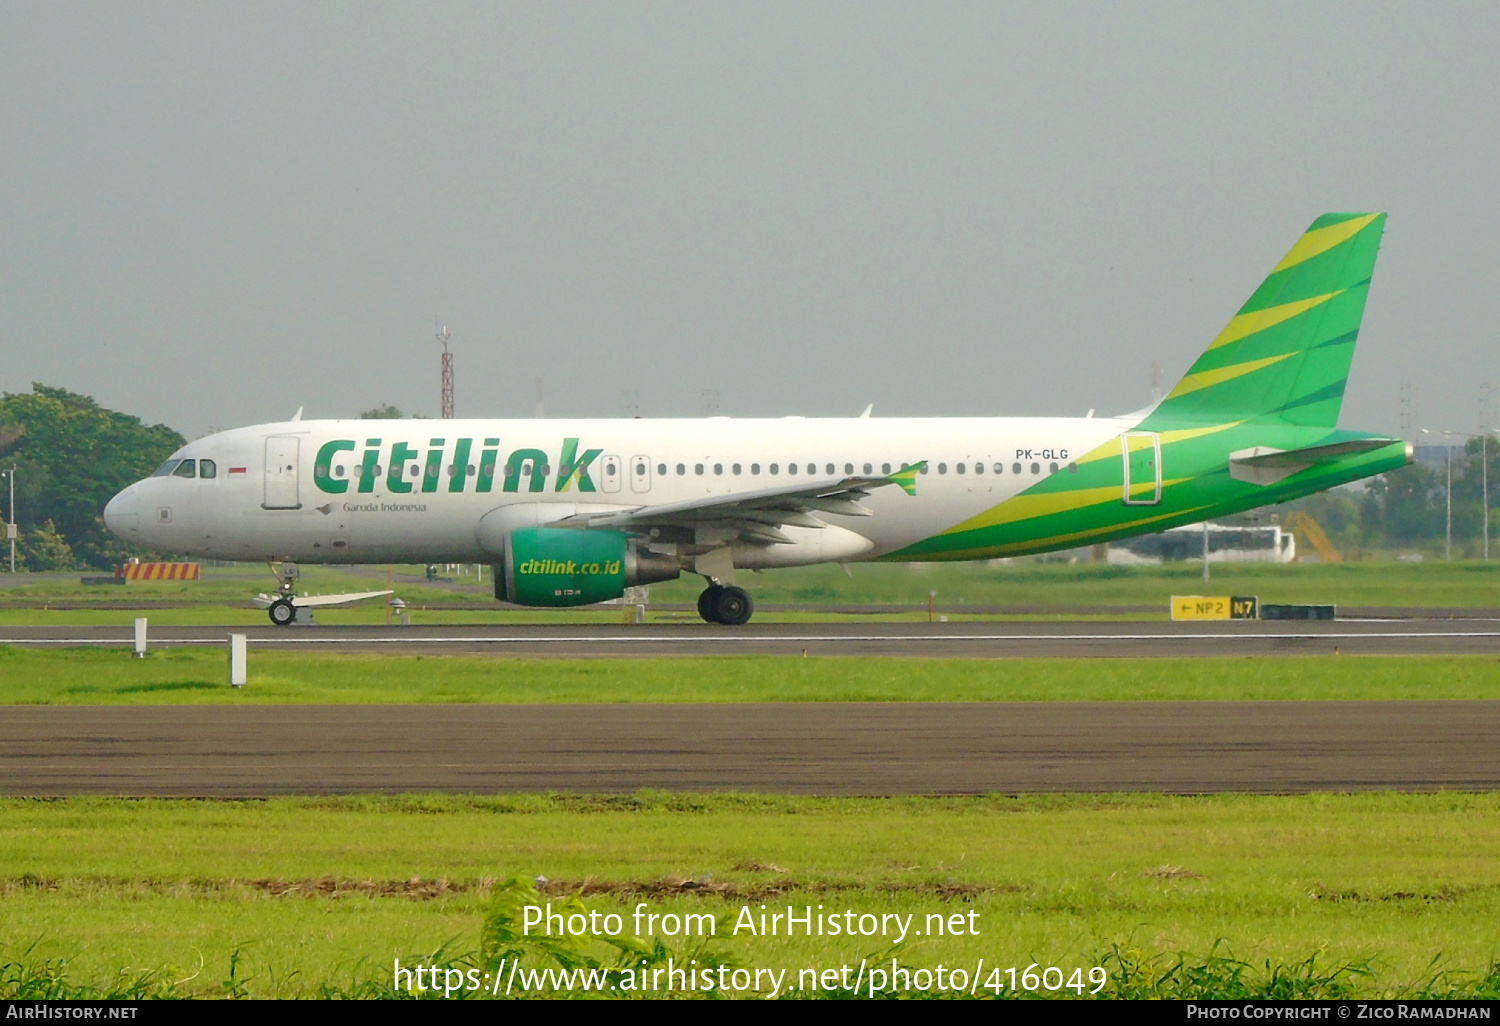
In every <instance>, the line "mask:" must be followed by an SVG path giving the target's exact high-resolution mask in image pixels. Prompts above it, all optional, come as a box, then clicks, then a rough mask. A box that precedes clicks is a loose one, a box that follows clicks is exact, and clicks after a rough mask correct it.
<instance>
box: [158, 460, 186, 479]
mask: <svg viewBox="0 0 1500 1026" xmlns="http://www.w3.org/2000/svg"><path fill="white" fill-rule="evenodd" d="M181 462H182V461H181V460H167V462H165V463H163V464H162V465H161V466H160V467H158V468H157V470H156V473H154V474H152V475H151V476H152V477H170V476H171V474H172V471H174V470H176V469H177V464H179V463H181Z"/></svg>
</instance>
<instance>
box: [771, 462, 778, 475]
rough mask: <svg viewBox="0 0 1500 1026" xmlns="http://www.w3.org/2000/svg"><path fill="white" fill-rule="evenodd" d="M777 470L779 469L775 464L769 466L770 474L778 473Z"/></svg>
mask: <svg viewBox="0 0 1500 1026" xmlns="http://www.w3.org/2000/svg"><path fill="white" fill-rule="evenodd" d="M778 470H779V467H778V466H777V465H776V464H775V463H773V464H771V473H773V474H775V473H777V472H778Z"/></svg>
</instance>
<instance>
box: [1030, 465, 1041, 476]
mask: <svg viewBox="0 0 1500 1026" xmlns="http://www.w3.org/2000/svg"><path fill="white" fill-rule="evenodd" d="M1031 472H1032V473H1033V474H1040V473H1041V472H1042V465H1041V464H1040V463H1033V464H1032V465H1031Z"/></svg>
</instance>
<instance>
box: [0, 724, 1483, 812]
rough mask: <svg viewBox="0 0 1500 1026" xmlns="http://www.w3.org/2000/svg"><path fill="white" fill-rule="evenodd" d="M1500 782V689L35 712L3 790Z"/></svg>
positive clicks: (1334, 786) (824, 790) (899, 790)
mask: <svg viewBox="0 0 1500 1026" xmlns="http://www.w3.org/2000/svg"><path fill="white" fill-rule="evenodd" d="M640 788H659V789H669V790H685V791H719V790H735V791H765V792H787V793H800V794H822V795H890V794H973V793H1017V792H1040V791H1085V792H1108V791H1166V792H1177V793H1204V792H1220V791H1242V792H1278V793H1286V792H1305V791H1358V790H1368V789H1384V788H1395V789H1400V790H1434V789H1440V788H1446V789H1458V790H1492V789H1495V788H1500V701H1480V702H1467V701H1448V702H1027V703H1002V702H993V703H899V704H898V703H858V704H853V703H849V704H846V703H807V704H791V703H788V704H779V705H776V704H753V705H749V704H747V705H727V704H726V705H545V706H543V705H489V706H485V705H462V706H443V705H408V706H379V705H343V706H306V705H302V706H264V705H262V706H241V707H233V706H124V707H122V706H112V707H102V706H85V707H80V706H18V707H12V708H9V709H6V710H5V715H4V716H3V717H0V793H4V794H9V795H68V794H105V795H178V796H192V795H198V796H213V797H258V796H265V795H277V794H329V793H398V792H410V791H451V792H469V793H488V792H504V791H551V790H558V791H584V792H628V791H634V790H637V789H640Z"/></svg>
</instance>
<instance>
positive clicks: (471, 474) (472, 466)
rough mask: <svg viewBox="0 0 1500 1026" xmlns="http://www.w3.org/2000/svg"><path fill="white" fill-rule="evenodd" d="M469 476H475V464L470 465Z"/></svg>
mask: <svg viewBox="0 0 1500 1026" xmlns="http://www.w3.org/2000/svg"><path fill="white" fill-rule="evenodd" d="M469 476H470V477H473V476H474V464H472V463H470V464H469Z"/></svg>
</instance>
